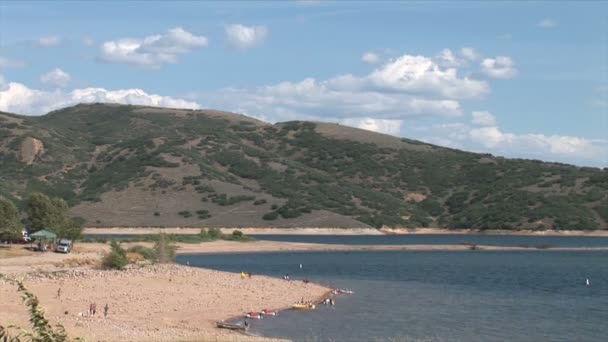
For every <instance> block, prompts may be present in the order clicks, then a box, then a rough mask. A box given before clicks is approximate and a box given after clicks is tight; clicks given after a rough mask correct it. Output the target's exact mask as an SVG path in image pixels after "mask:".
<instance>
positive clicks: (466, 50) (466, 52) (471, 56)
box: [460, 47, 479, 61]
mask: <svg viewBox="0 0 608 342" xmlns="http://www.w3.org/2000/svg"><path fill="white" fill-rule="evenodd" d="M460 54H461V55H462V57H464V58H465V59H466V60H469V61H476V60H477V59H478V58H479V53H478V52H477V51H475V49H473V48H470V47H463V48H461V49H460Z"/></svg>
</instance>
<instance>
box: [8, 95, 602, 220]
mask: <svg viewBox="0 0 608 342" xmlns="http://www.w3.org/2000/svg"><path fill="white" fill-rule="evenodd" d="M0 161H1V167H0V195H1V196H3V197H6V198H9V199H12V200H14V201H15V202H16V203H17V204H18V205H21V206H23V201H24V199H25V198H26V197H27V195H28V194H29V193H31V192H34V191H40V192H44V193H46V194H48V195H50V196H59V197H62V198H64V199H65V200H66V201H67V202H68V204H69V205H70V206H71V211H72V214H74V215H77V216H81V217H83V218H85V219H86V220H87V225H88V226H196V227H200V226H206V227H262V226H271V227H272V226H276V227H303V226H305V227H367V226H372V227H382V226H388V227H449V228H480V229H524V228H525V229H550V228H554V229H605V228H607V227H608V171H607V170H605V169H604V170H600V169H595V168H579V167H575V166H570V165H563V164H555V163H544V162H540V161H532V160H514V159H505V158H497V157H493V156H491V155H487V154H475V153H468V152H463V151H458V150H452V149H447V148H443V147H438V146H433V145H429V144H425V143H421V142H418V141H413V140H408V139H398V138H395V137H391V136H387V135H382V134H377V133H372V132H368V131H363V130H359V129H355V128H350V127H345V126H340V125H337V124H326V123H312V122H286V123H280V124H275V125H271V124H267V123H264V122H261V121H258V120H255V119H252V118H248V117H245V116H241V115H237V114H232V113H225V112H218V111H208V110H197V111H192V110H178V109H161V108H151V107H140V106H123V105H109V104H91V105H78V106H75V107H70V108H66V109H63V110H59V111H55V112H52V113H49V114H47V115H45V116H41V117H29V116H18V115H13V114H7V113H0Z"/></svg>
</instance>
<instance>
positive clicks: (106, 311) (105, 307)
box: [103, 303, 110, 318]
mask: <svg viewBox="0 0 608 342" xmlns="http://www.w3.org/2000/svg"><path fill="white" fill-rule="evenodd" d="M108 310H110V307H109V306H108V303H106V306H104V307H103V318H106V317H108Z"/></svg>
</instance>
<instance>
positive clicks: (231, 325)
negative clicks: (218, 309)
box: [215, 321, 249, 331]
mask: <svg viewBox="0 0 608 342" xmlns="http://www.w3.org/2000/svg"><path fill="white" fill-rule="evenodd" d="M215 325H216V326H217V327H218V328H222V329H230V330H241V331H247V330H248V329H249V325H248V324H246V323H245V324H244V325H243V324H236V323H228V322H221V321H220V322H215Z"/></svg>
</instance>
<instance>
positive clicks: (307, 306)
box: [291, 304, 316, 310]
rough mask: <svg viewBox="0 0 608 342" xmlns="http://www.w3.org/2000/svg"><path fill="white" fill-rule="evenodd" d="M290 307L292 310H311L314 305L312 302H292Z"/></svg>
mask: <svg viewBox="0 0 608 342" xmlns="http://www.w3.org/2000/svg"><path fill="white" fill-rule="evenodd" d="M291 308H292V309H294V310H313V309H315V308H316V306H315V305H314V304H294V305H292V306H291Z"/></svg>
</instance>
